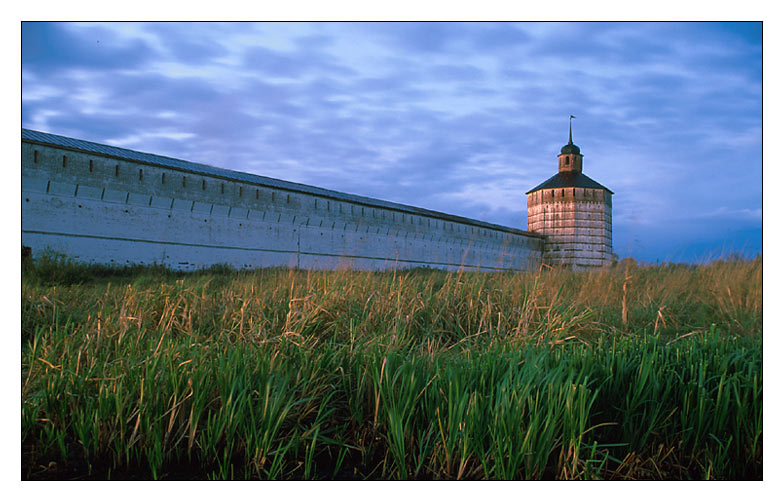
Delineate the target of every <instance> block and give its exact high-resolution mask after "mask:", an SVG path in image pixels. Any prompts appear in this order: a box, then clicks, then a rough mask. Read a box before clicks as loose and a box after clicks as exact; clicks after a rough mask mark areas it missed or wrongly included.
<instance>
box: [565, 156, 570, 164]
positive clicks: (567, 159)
mask: <svg viewBox="0 0 784 502" xmlns="http://www.w3.org/2000/svg"><path fill="white" fill-rule="evenodd" d="M565 164H566V165H567V166H568V165H569V157H566V160H565Z"/></svg>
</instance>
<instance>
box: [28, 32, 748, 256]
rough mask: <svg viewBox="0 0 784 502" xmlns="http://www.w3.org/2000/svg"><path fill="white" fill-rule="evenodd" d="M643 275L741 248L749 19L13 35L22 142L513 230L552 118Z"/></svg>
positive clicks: (548, 164)
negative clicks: (250, 176) (122, 151)
mask: <svg viewBox="0 0 784 502" xmlns="http://www.w3.org/2000/svg"><path fill="white" fill-rule="evenodd" d="M570 114H571V115H575V116H576V117H577V119H576V120H575V121H574V122H573V127H574V142H575V143H576V144H577V145H579V146H580V148H581V149H582V153H583V154H584V155H585V158H584V172H585V174H587V175H588V176H590V177H591V178H593V179H595V180H596V181H598V182H600V183H602V184H603V185H604V186H606V187H608V188H610V189H611V190H613V191H614V192H615V195H614V198H613V203H614V208H613V219H614V233H613V237H614V243H613V244H614V248H615V252H616V253H617V254H618V255H619V256H621V257H625V256H632V257H634V258H636V259H638V260H644V261H648V262H655V261H657V260H661V261H697V260H702V259H705V258H708V257H713V256H716V255H717V254H719V253H721V252H725V253H726V252H733V251H735V252H742V253H744V254H747V255H754V254H756V253H758V252H761V249H762V25H761V24H760V23H505V22H504V23H225V24H224V23H151V24H136V23H74V24H71V23H24V24H23V25H22V126H23V127H26V128H30V129H36V130H41V131H45V132H50V133H55V134H62V135H65V136H71V137H75V138H80V139H86V140H91V141H96V142H100V143H106V144H111V145H116V146H122V147H126V148H131V149H135V150H141V151H145V152H151V153H157V154H161V155H167V156H172V157H177V158H182V159H186V160H190V161H195V162H202V163H206V164H211V165H214V166H218V167H223V168H227V169H234V170H239V171H246V172H251V173H256V174H262V175H265V176H272V177H276V178H281V179H286V180H290V181H295V182H300V183H306V184H310V185H316V186H321V187H325V188H329V189H334V190H340V191H344V192H349V193H354V194H359V195H365V196H370V197H378V198H382V199H387V200H391V201H394V202H399V203H404V204H411V205H414V206H419V207H425V208H428V209H435V210H439V211H444V212H448V213H453V214H457V215H461V216H468V217H471V218H477V219H481V220H486V221H490V222H493V223H498V224H502V225H508V226H513V227H516V228H525V227H526V223H525V207H526V199H525V192H526V191H528V190H529V189H531V188H532V187H534V186H536V185H538V184H539V183H541V182H542V181H544V180H546V179H547V178H549V177H550V176H552V175H553V174H555V172H556V171H557V159H556V156H557V154H558V152H559V150H560V147H561V146H563V145H564V144H565V143H566V141H567V140H568V127H569V121H568V118H569V115H570Z"/></svg>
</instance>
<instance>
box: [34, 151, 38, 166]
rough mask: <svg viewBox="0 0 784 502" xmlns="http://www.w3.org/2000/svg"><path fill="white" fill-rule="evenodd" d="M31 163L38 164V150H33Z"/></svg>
mask: <svg viewBox="0 0 784 502" xmlns="http://www.w3.org/2000/svg"><path fill="white" fill-rule="evenodd" d="M33 164H38V150H33Z"/></svg>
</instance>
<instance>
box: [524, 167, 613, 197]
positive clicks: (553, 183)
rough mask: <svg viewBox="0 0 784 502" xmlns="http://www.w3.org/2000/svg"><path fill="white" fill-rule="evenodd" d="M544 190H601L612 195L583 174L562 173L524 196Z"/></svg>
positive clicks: (605, 188)
mask: <svg viewBox="0 0 784 502" xmlns="http://www.w3.org/2000/svg"><path fill="white" fill-rule="evenodd" d="M546 188H601V189H602V190H607V191H608V192H610V193H613V191H612V190H610V189H609V188H607V187H605V186H602V185H600V184H599V183H597V182H596V181H594V180H592V179H591V178H589V177H588V176H586V175H584V174H583V173H575V172H573V171H572V172H567V171H562V172H558V173H556V175H555V176H553V177H552V178H550V179H549V180H547V181H545V182H544V183H542V184H540V185H537V186H535V187H534V188H532V189H530V190H528V191H527V192H525V193H526V195H528V194H529V193H531V192H536V191H537V190H544V189H546Z"/></svg>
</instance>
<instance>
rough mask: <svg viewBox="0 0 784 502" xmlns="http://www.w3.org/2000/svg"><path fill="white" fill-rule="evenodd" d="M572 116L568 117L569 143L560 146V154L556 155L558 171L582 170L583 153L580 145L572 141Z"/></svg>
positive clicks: (576, 171) (575, 171) (579, 171)
mask: <svg viewBox="0 0 784 502" xmlns="http://www.w3.org/2000/svg"><path fill="white" fill-rule="evenodd" d="M572 118H574V116H570V117H569V143H567V144H566V145H564V146H563V148H561V154H560V155H559V156H558V172H564V171H566V172H574V173H581V172H583V155H582V154H581V153H580V147H579V146H577V145H575V144H574V143H573V142H572Z"/></svg>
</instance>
